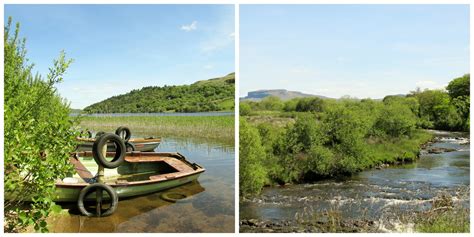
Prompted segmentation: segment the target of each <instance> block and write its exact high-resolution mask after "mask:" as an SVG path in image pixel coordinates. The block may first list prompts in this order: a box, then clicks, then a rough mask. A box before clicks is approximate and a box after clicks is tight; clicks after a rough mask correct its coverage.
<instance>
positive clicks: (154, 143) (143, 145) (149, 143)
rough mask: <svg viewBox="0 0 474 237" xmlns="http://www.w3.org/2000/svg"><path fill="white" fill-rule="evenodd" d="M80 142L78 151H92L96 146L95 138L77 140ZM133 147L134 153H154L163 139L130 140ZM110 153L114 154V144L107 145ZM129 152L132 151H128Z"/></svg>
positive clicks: (79, 138)
mask: <svg viewBox="0 0 474 237" xmlns="http://www.w3.org/2000/svg"><path fill="white" fill-rule="evenodd" d="M76 140H77V141H79V145H78V146H77V148H76V151H91V150H92V146H93V145H94V142H95V138H83V137H78V138H76ZM128 142H129V143H130V144H132V145H133V147H134V151H146V152H148V151H154V150H155V149H156V148H157V147H158V146H159V145H160V143H161V138H130V140H129V141H128ZM107 151H108V152H114V151H115V147H114V145H113V143H109V144H108V145H107ZM127 151H131V150H129V149H127Z"/></svg>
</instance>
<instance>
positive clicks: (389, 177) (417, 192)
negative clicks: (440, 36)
mask: <svg viewBox="0 0 474 237" xmlns="http://www.w3.org/2000/svg"><path fill="white" fill-rule="evenodd" d="M434 132H435V134H436V135H435V136H436V140H435V142H433V143H432V144H430V145H429V146H428V147H427V148H426V149H427V150H429V149H432V148H450V149H455V151H451V152H443V153H440V154H432V153H428V152H427V150H422V153H421V156H420V159H419V160H418V161H417V162H415V163H412V164H405V165H398V166H392V167H386V168H382V169H370V170H366V171H363V172H360V173H358V174H355V175H352V176H351V177H346V178H342V179H337V180H324V181H319V182H315V183H311V184H297V185H288V186H284V187H268V188H264V190H263V192H262V193H261V195H259V196H258V197H255V198H252V199H246V200H241V202H240V219H241V220H244V221H245V223H247V221H248V220H251V221H250V222H251V223H250V226H252V225H255V223H258V221H267V222H280V223H281V222H283V223H284V222H285V221H289V220H290V221H294V220H298V219H302V218H303V219H304V218H308V217H310V218H319V217H324V213H327V212H333V213H337V215H339V216H340V217H341V219H343V220H361V219H364V220H369V222H370V223H374V224H373V225H374V226H373V227H372V231H375V232H392V231H395V232H398V231H406V228H405V229H403V228H401V227H400V225H399V224H397V223H395V222H396V221H397V218H398V217H400V216H401V213H410V212H413V211H419V210H424V209H428V208H430V207H431V203H432V201H433V198H434V197H436V196H438V195H440V194H442V193H449V195H451V196H453V197H455V198H454V200H455V201H456V202H459V203H461V205H463V206H464V207H465V208H469V185H470V179H469V172H470V163H469V151H470V148H469V142H468V141H469V140H468V138H467V137H468V135H467V134H453V133H447V132H440V131H434ZM455 137H457V139H456V138H455ZM462 137H464V138H462ZM319 215H321V216H319ZM326 218H327V215H326ZM256 220H258V221H256ZM263 227H264V228H267V229H268V228H270V229H271V228H272V227H271V225H267V226H266V227H265V225H263ZM240 231H241V232H252V231H262V229H261V228H260V230H259V229H258V228H257V229H252V228H249V225H247V224H244V225H243V226H242V222H241V229H240ZM263 231H264V230H263ZM283 231H285V230H284V229H283ZM287 231H295V230H294V229H293V230H288V229H287ZM355 231H358V230H357V228H355ZM264 232H265V231H264Z"/></svg>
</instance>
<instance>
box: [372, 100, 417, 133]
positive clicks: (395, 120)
mask: <svg viewBox="0 0 474 237" xmlns="http://www.w3.org/2000/svg"><path fill="white" fill-rule="evenodd" d="M416 122H417V119H416V116H415V115H414V114H413V112H412V110H411V109H410V107H409V106H408V105H406V104H404V103H403V101H392V102H388V103H387V104H386V105H385V106H384V107H383V108H382V109H381V111H380V114H379V116H378V118H377V120H376V122H375V125H374V129H375V130H376V131H379V132H378V135H388V136H390V137H401V136H404V135H407V136H410V135H411V134H412V132H413V131H414V130H415V128H416Z"/></svg>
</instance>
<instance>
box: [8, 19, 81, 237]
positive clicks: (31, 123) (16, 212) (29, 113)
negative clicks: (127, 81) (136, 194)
mask: <svg viewBox="0 0 474 237" xmlns="http://www.w3.org/2000/svg"><path fill="white" fill-rule="evenodd" d="M4 43H5V44H4V53H5V57H4V59H5V64H4V69H5V75H4V95H5V98H4V126H5V129H4V132H5V134H4V138H5V142H4V149H5V150H4V174H5V176H4V193H5V202H4V211H5V216H4V217H5V222H4V231H5V232H19V231H22V230H23V229H24V228H25V227H27V226H34V229H35V230H36V231H39V232H46V231H47V228H46V221H45V218H46V217H47V216H48V215H49V213H50V212H51V211H57V210H61V209H60V208H59V207H58V206H56V205H55V204H54V202H53V201H52V200H53V199H54V193H55V192H54V191H55V185H54V182H55V180H56V179H57V178H60V177H64V176H65V175H66V174H68V173H70V172H72V171H73V167H72V165H70V164H69V159H68V158H69V154H70V152H71V151H73V150H74V148H75V146H76V144H75V139H74V138H75V137H76V136H77V135H78V133H76V132H75V130H74V129H73V127H74V126H75V124H76V122H75V121H73V118H71V117H70V116H69V113H70V109H69V104H68V103H67V102H66V101H65V100H64V99H63V98H61V97H60V96H59V95H58V94H57V92H56V89H55V87H54V86H55V85H56V84H57V83H60V82H61V81H62V80H63V76H64V74H65V73H66V69H67V68H68V67H69V65H70V63H71V62H72V61H71V60H67V59H66V57H65V54H64V53H61V54H60V55H59V58H58V59H57V60H55V61H54V65H53V67H51V68H50V71H49V74H48V75H47V76H46V78H44V77H42V76H40V75H38V74H34V73H33V64H30V63H29V62H28V59H27V58H26V48H25V40H24V39H21V38H19V24H17V25H16V28H15V27H14V26H12V19H11V18H9V19H8V23H7V25H6V26H5V29H4ZM26 199H28V200H31V202H28V203H24V202H23V201H24V200H26Z"/></svg>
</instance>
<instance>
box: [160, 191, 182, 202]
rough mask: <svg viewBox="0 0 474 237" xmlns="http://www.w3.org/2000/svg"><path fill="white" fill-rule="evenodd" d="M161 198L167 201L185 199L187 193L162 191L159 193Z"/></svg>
mask: <svg viewBox="0 0 474 237" xmlns="http://www.w3.org/2000/svg"><path fill="white" fill-rule="evenodd" d="M172 195H180V196H182V197H183V198H173V197H171V196H172ZM160 197H161V199H163V200H165V201H168V202H177V201H179V200H181V199H185V198H187V197H188V195H186V194H184V193H175V192H167V193H163V194H161V195H160Z"/></svg>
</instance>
